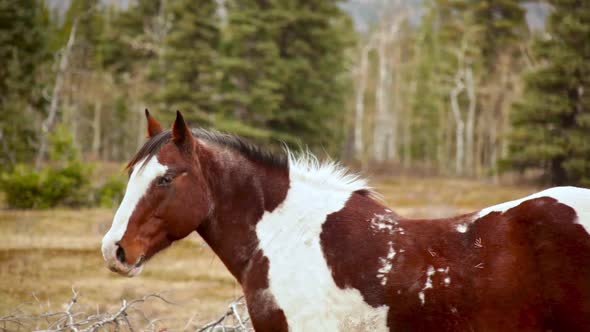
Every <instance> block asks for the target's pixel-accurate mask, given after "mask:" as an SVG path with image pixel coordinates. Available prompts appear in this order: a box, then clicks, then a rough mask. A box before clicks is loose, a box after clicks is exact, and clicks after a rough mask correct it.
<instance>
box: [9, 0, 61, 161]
mask: <svg viewBox="0 0 590 332" xmlns="http://www.w3.org/2000/svg"><path fill="white" fill-rule="evenodd" d="M48 16H49V15H48V11H47V9H46V8H45V6H44V5H43V2H42V1H38V0H24V1H10V0H0V168H3V167H10V166H12V165H13V164H14V163H16V162H23V161H28V159H29V157H31V156H32V153H33V151H34V142H35V139H36V132H35V128H34V125H35V124H36V123H35V118H36V116H37V115H38V113H37V112H38V111H39V109H41V108H42V104H43V101H42V98H41V88H42V86H41V84H40V83H39V82H38V81H37V79H38V77H39V70H40V68H41V66H42V64H44V63H45V62H46V61H47V60H48V59H49V56H48V55H49V53H48V52H47V44H46V41H47V36H46V33H47V31H48V30H49V29H48V25H49V19H48Z"/></svg>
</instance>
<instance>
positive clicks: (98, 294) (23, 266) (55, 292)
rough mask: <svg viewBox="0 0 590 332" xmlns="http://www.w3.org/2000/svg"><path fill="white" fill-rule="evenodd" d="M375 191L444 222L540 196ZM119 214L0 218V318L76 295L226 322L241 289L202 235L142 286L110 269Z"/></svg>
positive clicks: (416, 181) (150, 269)
mask: <svg viewBox="0 0 590 332" xmlns="http://www.w3.org/2000/svg"><path fill="white" fill-rule="evenodd" d="M371 184H372V185H373V186H374V187H375V188H376V189H377V191H378V192H380V193H381V194H382V195H383V200H384V201H385V202H386V203H387V205H388V206H389V207H391V208H392V209H393V210H394V211H395V212H397V213H399V214H401V215H404V216H408V217H445V216H450V215H454V214H458V213H464V212H469V211H473V210H476V209H480V208H483V207H486V206H490V205H493V204H496V203H500V202H504V201H508V200H512V199H515V198H519V197H523V196H525V195H528V194H530V193H532V192H535V191H537V190H539V188H532V187H522V186H520V187H517V186H505V185H494V184H490V183H482V182H475V181H469V180H456V179H438V178H411V177H402V178H382V179H377V180H375V181H373V182H371ZM113 214H114V211H111V210H108V209H82V210H65V209H58V210H45V211H13V210H0V317H1V316H3V315H6V314H9V313H11V312H13V311H14V310H15V309H17V308H18V306H19V305H20V306H21V307H20V308H23V310H26V311H29V312H31V311H34V310H39V311H47V310H50V309H51V310H63V309H64V303H67V302H68V300H69V298H70V297H71V294H72V291H71V288H72V287H74V288H75V289H76V290H77V291H79V293H80V303H83V304H84V305H85V308H87V310H88V311H89V312H95V311H96V310H100V311H103V310H113V309H114V308H115V307H117V306H118V305H119V304H120V302H121V300H123V299H134V298H138V297H141V296H143V295H146V294H150V293H158V294H161V295H163V296H164V297H165V298H167V299H169V300H171V301H173V302H174V303H175V304H172V305H171V304H166V303H163V302H160V301H156V300H152V301H150V302H149V303H147V304H146V305H144V306H143V308H142V309H143V310H144V312H145V313H146V315H148V316H149V317H152V318H155V317H157V318H159V319H161V320H162V321H161V322H160V326H162V327H168V328H170V329H171V330H180V329H183V328H184V327H186V326H187V323H188V322H189V321H191V320H192V322H193V323H196V324H197V325H198V324H200V323H205V322H208V321H210V320H212V319H214V318H217V317H219V316H220V315H221V314H222V313H223V312H224V311H225V308H226V306H227V304H228V303H229V302H231V300H232V299H235V298H237V297H238V296H239V295H240V293H241V292H240V288H239V286H238V285H237V283H236V282H235V281H234V280H233V278H232V276H231V275H230V274H229V273H228V272H227V271H226V269H225V267H224V266H223V264H222V263H221V262H220V261H219V259H217V258H216V257H215V255H214V254H213V253H212V252H211V250H210V249H209V248H208V247H207V245H206V244H204V243H203V241H201V240H200V239H199V238H198V236H197V235H196V234H193V235H191V236H190V237H189V238H187V239H185V240H183V241H180V242H178V243H176V244H175V245H173V246H172V247H171V248H170V249H168V250H166V251H165V252H163V253H162V254H160V255H157V256H156V257H155V258H154V259H153V260H152V261H150V262H149V263H148V264H147V266H146V267H145V269H144V271H143V272H142V274H141V275H140V276H138V277H136V278H131V279H128V278H124V277H120V276H118V275H116V274H114V273H112V272H110V271H108V270H107V269H106V268H105V265H104V263H103V260H102V256H101V253H100V241H101V238H102V236H103V234H104V233H105V232H106V231H107V230H108V229H109V227H110V223H111V220H112V216H113Z"/></svg>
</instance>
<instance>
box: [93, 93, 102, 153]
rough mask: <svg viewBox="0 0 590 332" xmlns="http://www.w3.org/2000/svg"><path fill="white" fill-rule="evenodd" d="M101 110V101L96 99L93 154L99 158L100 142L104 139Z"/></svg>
mask: <svg viewBox="0 0 590 332" xmlns="http://www.w3.org/2000/svg"><path fill="white" fill-rule="evenodd" d="M101 112H102V104H101V102H100V101H96V102H95V103H94V119H93V121H92V155H93V156H94V158H97V159H99V158H100V143H101V139H102V132H101V129H102V128H101Z"/></svg>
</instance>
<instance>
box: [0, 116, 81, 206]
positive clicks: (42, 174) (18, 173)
mask: <svg viewBox="0 0 590 332" xmlns="http://www.w3.org/2000/svg"><path fill="white" fill-rule="evenodd" d="M50 144H51V145H50V147H51V149H50V151H49V157H50V158H49V159H50V162H49V163H48V164H47V165H46V166H44V167H43V168H41V169H40V170H39V171H36V170H35V169H34V168H33V167H31V166H28V165H22V164H20V165H16V166H15V167H14V168H13V169H12V170H11V171H8V172H5V173H3V174H1V175H0V190H2V191H3V192H4V193H5V196H6V197H5V199H6V202H7V203H8V206H9V207H12V208H21V209H30V208H38V209H43V208H51V207H55V206H58V205H62V206H73V207H77V206H82V205H87V204H89V202H92V192H91V189H90V181H89V179H90V174H91V171H92V168H91V167H90V166H88V165H85V164H83V163H82V162H81V161H80V160H79V157H78V153H77V151H76V149H75V147H74V143H73V140H72V137H71V135H70V134H69V133H68V131H67V130H66V129H64V128H63V127H58V128H56V130H55V132H54V133H53V134H52V135H51V137H50Z"/></svg>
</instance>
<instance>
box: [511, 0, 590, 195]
mask: <svg viewBox="0 0 590 332" xmlns="http://www.w3.org/2000/svg"><path fill="white" fill-rule="evenodd" d="M550 3H551V5H552V6H553V12H552V14H551V16H550V17H549V22H548V26H547V29H548V31H547V34H546V35H545V36H542V37H540V38H539V39H538V40H537V41H536V42H535V47H534V54H535V56H536V58H537V60H538V61H539V64H540V65H539V66H538V67H537V68H536V69H535V70H534V71H532V72H530V73H529V74H528V75H527V76H526V89H525V95H524V97H523V99H522V100H521V101H520V102H519V103H517V104H516V105H515V109H514V111H513V113H512V124H513V127H514V129H513V135H512V146H511V155H510V159H509V161H510V163H511V165H512V166H513V167H516V168H519V169H527V168H541V169H543V170H544V171H545V174H546V176H547V179H548V180H549V181H550V182H551V183H552V184H558V185H560V184H582V185H590V93H588V91H590V62H589V61H588V59H590V40H589V39H588V37H589V36H590V1H588V0H582V1H569V0H554V1H550Z"/></svg>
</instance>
